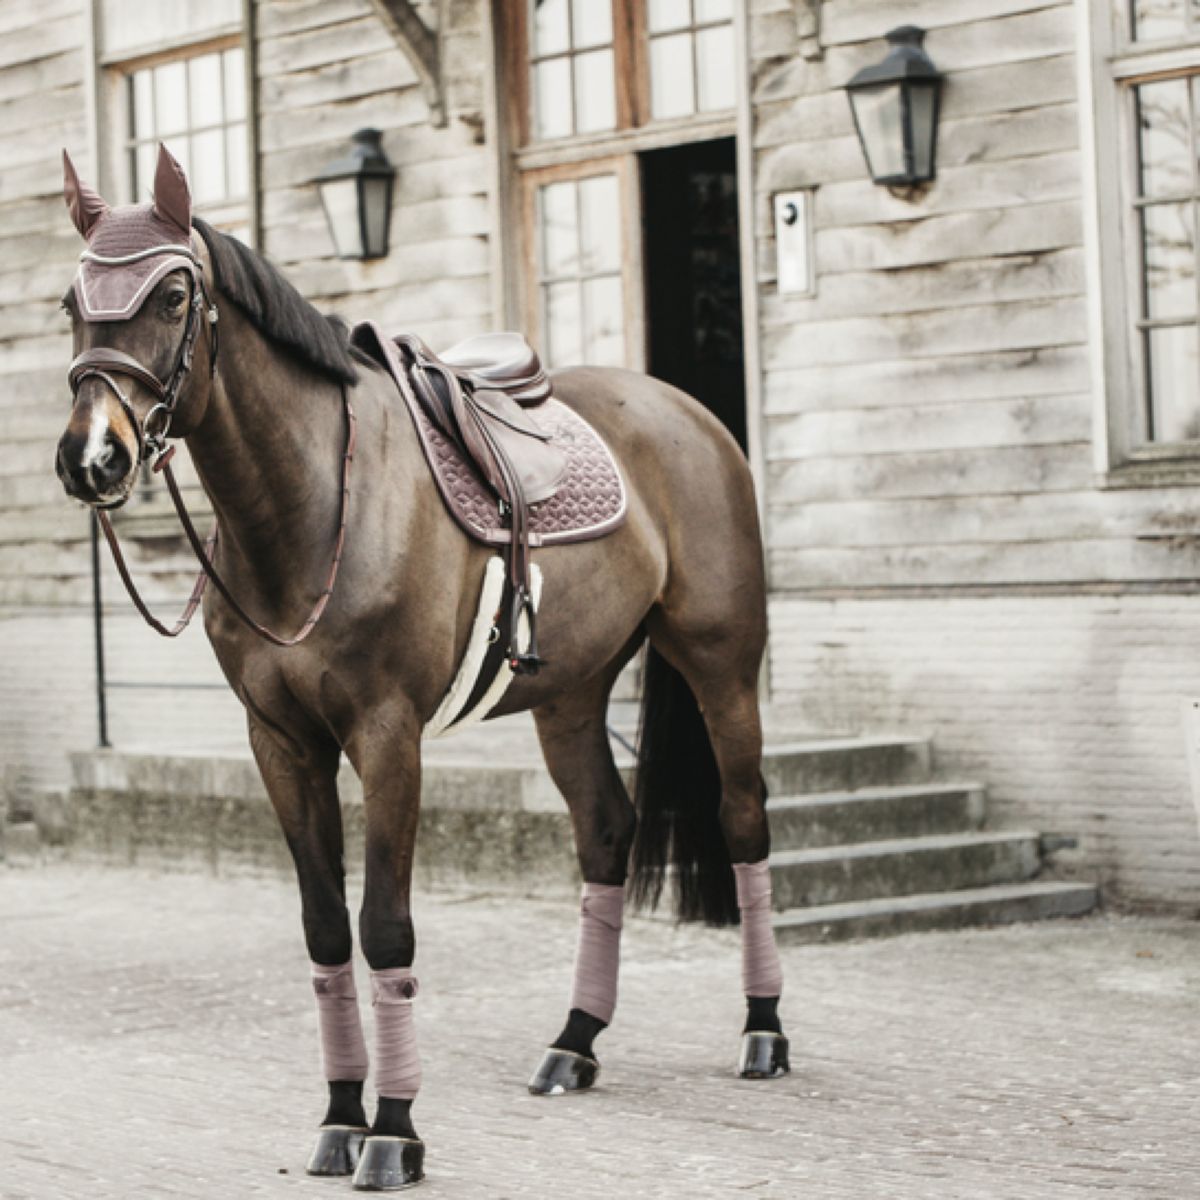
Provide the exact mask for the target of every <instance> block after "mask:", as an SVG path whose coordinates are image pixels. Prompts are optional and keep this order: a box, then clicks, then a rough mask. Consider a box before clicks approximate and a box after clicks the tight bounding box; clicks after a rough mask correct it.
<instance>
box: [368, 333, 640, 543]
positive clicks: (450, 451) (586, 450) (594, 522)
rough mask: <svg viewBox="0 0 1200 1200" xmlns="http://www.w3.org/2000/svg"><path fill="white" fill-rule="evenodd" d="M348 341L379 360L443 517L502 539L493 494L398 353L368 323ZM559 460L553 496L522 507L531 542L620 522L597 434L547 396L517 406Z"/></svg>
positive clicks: (595, 532)
mask: <svg viewBox="0 0 1200 1200" xmlns="http://www.w3.org/2000/svg"><path fill="white" fill-rule="evenodd" d="M354 343H355V345H357V346H358V347H359V348H360V349H362V350H364V351H366V352H367V353H368V354H370V355H371V357H372V358H375V359H376V360H377V361H379V362H380V363H381V364H382V365H384V366H385V367H386V368H387V369H388V371H389V373H390V374H391V376H392V378H393V379H394V380H395V383H396V386H397V388H398V389H399V392H400V395H401V396H403V397H404V402H405V406H406V407H407V408H408V411H409V415H410V416H411V417H412V420H413V424H414V426H415V427H416V430H417V435H418V438H419V440H420V442H421V448H422V450H423V451H424V452H425V458H426V461H427V462H428V463H429V469H430V471H431V472H432V473H433V478H434V480H435V481H436V483H437V486H438V490H439V492H440V493H441V496H442V500H443V501H444V502H445V505H446V508H447V509H448V510H449V511H450V514H451V516H453V517H454V519H455V521H457V522H458V524H459V525H460V526H461V527H462V529H463V530H464V531H465V532H466V533H467V534H468V535H469V536H470V537H472V538H474V539H475V540H476V541H480V542H485V543H487V544H488V545H493V546H498V545H506V544H507V543H508V542H509V541H510V540H511V539H510V532H509V527H508V521H507V517H506V516H505V515H504V514H503V513H502V511H501V508H500V505H499V504H498V502H497V497H496V494H495V493H494V492H493V491H492V490H491V488H490V487H489V486H488V485H487V484H486V483H485V482H484V479H483V476H482V475H481V474H480V472H479V471H478V470H477V469H476V468H475V467H474V466H473V464H472V463H471V462H470V461H469V460H468V459H467V458H466V457H465V456H464V455H463V453H462V452H461V451H460V449H459V448H458V446H457V445H456V444H455V443H454V442H453V441H452V440H451V439H450V438H449V437H447V436H446V435H445V434H444V433H443V432H442V431H441V430H440V429H439V428H438V427H437V426H436V425H435V424H434V422H433V421H432V420H431V419H430V417H429V416H428V415H427V414H426V412H425V410H424V409H423V408H422V406H421V404H420V402H419V401H418V400H417V397H416V394H415V393H414V391H413V388H412V386H411V385H410V383H409V380H408V378H407V370H406V367H405V364H404V361H403V359H402V358H401V356H400V352H399V350H398V348H397V347H396V345H395V343H394V342H392V341H391V339H389V338H387V337H385V336H382V335H380V334H379V331H378V330H377V329H376V328H375V327H374V326H373V325H370V324H365V325H360V326H358V327H357V328H356V329H355V330H354ZM524 412H525V415H526V416H527V417H528V418H529V419H530V420H532V421H533V422H534V423H535V424H536V425H537V426H538V427H539V428H541V429H542V430H543V432H545V433H547V434H549V435H550V439H551V444H552V445H554V446H556V447H557V448H558V449H559V450H560V451H561V452H562V454H563V455H564V457H565V458H566V463H567V465H566V470H565V471H564V472H563V475H562V479H561V481H560V483H559V484H558V487H557V490H556V491H555V493H554V495H552V496H550V497H548V498H547V499H545V500H543V501H541V502H540V503H538V504H533V505H530V508H529V513H530V536H529V544H530V545H531V546H551V545H555V544H557V543H565V542H584V541H588V540H590V539H592V538H598V537H603V536H604V535H605V534H606V533H611V532H612V531H613V530H614V529H616V528H617V527H618V526H620V525H621V524H622V523H623V522H624V520H625V511H626V495H625V485H624V483H623V481H622V479H621V472H620V469H619V468H618V467H617V463H616V460H615V459H614V458H613V456H612V453H611V452H610V450H609V449H608V447H607V446H606V445H605V443H604V441H603V440H602V439H601V437H600V435H599V434H598V433H597V432H596V431H595V430H594V429H593V428H592V427H591V425H589V424H588V423H587V421H585V420H584V419H583V418H582V417H581V416H580V415H579V414H578V413H577V412H575V411H574V410H573V409H571V408H569V407H568V406H567V405H565V404H564V403H563V402H562V401H561V400H557V399H555V398H554V397H551V398H549V399H547V400H543V401H542V402H541V403H539V404H537V405H534V406H532V407H528V408H526V409H525V410H524Z"/></svg>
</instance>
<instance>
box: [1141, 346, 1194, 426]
mask: <svg viewBox="0 0 1200 1200" xmlns="http://www.w3.org/2000/svg"><path fill="white" fill-rule="evenodd" d="M1145 338H1146V349H1147V354H1148V355H1149V360H1150V361H1149V371H1148V377H1149V381H1150V412H1151V420H1152V425H1151V432H1152V436H1153V439H1154V441H1156V442H1191V441H1197V440H1200V403H1198V390H1200V389H1198V388H1197V381H1198V380H1200V356H1198V354H1197V337H1196V327H1195V326H1194V325H1181V326H1178V327H1177V328H1173V329H1151V330H1148V331H1147V332H1146V334H1145Z"/></svg>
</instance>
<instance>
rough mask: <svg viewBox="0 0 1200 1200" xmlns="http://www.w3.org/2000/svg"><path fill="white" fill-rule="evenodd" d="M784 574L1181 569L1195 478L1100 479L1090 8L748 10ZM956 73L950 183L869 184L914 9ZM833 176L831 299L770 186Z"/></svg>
mask: <svg viewBox="0 0 1200 1200" xmlns="http://www.w3.org/2000/svg"><path fill="white" fill-rule="evenodd" d="M749 4H750V14H751V17H750V26H749V28H750V41H751V53H752V58H753V66H752V78H753V84H752V87H753V95H754V100H755V133H754V144H755V163H756V173H757V180H756V182H757V211H756V213H755V219H756V227H757V229H758V231H759V238H758V246H759V250H760V254H759V262H758V282H759V288H760V293H761V298H762V311H763V329H762V339H763V343H762V344H763V361H764V370H765V410H766V429H765V444H766V453H767V459H768V469H767V476H768V477H767V487H768V505H769V510H768V520H769V530H768V537H769V541H770V547H771V549H770V561H771V578H772V584H773V588H774V589H775V590H776V591H777V592H782V593H812V592H818V593H833V594H841V593H847V592H853V593H858V594H862V593H864V592H871V591H875V590H888V589H893V588H898V587H904V588H911V587H919V588H925V587H931V588H946V587H959V586H962V585H971V586H980V585H982V586H984V587H988V586H996V587H1006V586H1011V585H1030V584H1033V585H1042V584H1063V583H1065V584H1073V585H1088V584H1093V583H1104V584H1112V583H1121V582H1126V581H1129V582H1138V583H1143V582H1147V581H1150V582H1153V581H1164V583H1169V581H1178V580H1181V579H1186V578H1188V577H1190V576H1194V575H1195V573H1196V566H1195V546H1196V534H1197V531H1198V529H1200V503H1198V501H1197V498H1196V496H1195V495H1194V493H1193V492H1189V491H1188V490H1186V489H1162V488H1155V489H1151V490H1104V489H1102V488H1100V487H1098V486H1097V484H1098V481H1097V479H1096V478H1095V476H1094V473H1093V460H1092V434H1093V429H1092V422H1093V409H1092V399H1091V384H1090V379H1089V366H1088V358H1087V346H1086V339H1087V332H1088V330H1087V318H1086V312H1085V299H1084V296H1085V290H1086V280H1085V266H1084V254H1083V250H1082V239H1083V231H1082V217H1081V196H1082V188H1083V179H1082V174H1081V172H1082V170H1083V167H1082V164H1081V158H1080V151H1079V129H1078V119H1077V117H1078V114H1077V108H1076V90H1077V84H1076V74H1075V71H1076V60H1075V30H1076V26H1075V14H1074V5H1073V4H1071V3H1066V2H1063V0H912V2H910V3H908V4H906V5H904V6H903V11H902V13H901V12H900V7H899V6H896V5H890V4H879V3H876V2H874V0H826V2H825V3H824V4H823V5H822V17H821V27H822V39H823V42H824V47H825V50H824V57H823V59H821V60H820V61H815V62H812V61H806V60H805V59H803V58H802V57H800V56H799V55H798V54H797V53H796V50H797V45H798V43H797V31H796V20H795V13H794V6H793V3H792V0H749ZM901 18H902V19H903V22H905V23H909V22H911V23H914V24H917V25H921V26H923V27H925V28H926V29H927V30H928V37H927V41H926V47H927V49H928V51H929V53H930V54H931V56H932V57H933V59H934V61H935V62H936V63H937V64H938V66H939V67H941V68H942V69H943V70H944V71H946V72H947V75H948V78H947V81H946V88H945V92H944V104H943V114H942V121H941V127H940V145H939V172H938V178H937V181H936V183H935V184H934V185H933V186H932V187H931V188H930V189H929V190H928V191H927V192H926V193H925V194H924V195H922V196H920V197H918V198H916V199H911V200H909V199H901V198H897V197H895V196H893V195H891V194H890V193H889V192H888V191H887V190H886V189H883V188H879V187H877V186H875V185H874V184H873V183H871V181H870V179H869V178H868V177H867V173H866V167H865V163H864V161H863V157H862V154H861V152H860V149H859V145H858V140H857V138H856V136H855V133H854V128H853V122H852V119H851V116H850V110H849V104H848V101H847V98H846V95H845V92H844V90H843V89H844V84H845V82H846V80H848V79H849V78H850V77H851V76H852V75H853V74H854V73H855V71H857V70H858V69H859V68H860V67H862V66H864V65H866V64H868V63H872V62H876V61H878V60H879V59H880V58H882V57H883V54H884V52H885V43H884V42H883V40H882V36H883V34H884V33H886V31H887V30H888V29H890V28H891V27H892V26H894V25H896V24H898V23H901ZM795 187H813V188H815V203H814V209H815V257H816V271H817V273H818V286H817V294H816V296H815V297H813V298H806V299H799V298H789V297H782V296H780V295H779V294H778V292H777V289H776V287H775V245H774V238H773V232H772V217H771V207H770V206H771V197H772V195H773V194H774V193H775V192H777V191H781V190H786V189H790V188H795Z"/></svg>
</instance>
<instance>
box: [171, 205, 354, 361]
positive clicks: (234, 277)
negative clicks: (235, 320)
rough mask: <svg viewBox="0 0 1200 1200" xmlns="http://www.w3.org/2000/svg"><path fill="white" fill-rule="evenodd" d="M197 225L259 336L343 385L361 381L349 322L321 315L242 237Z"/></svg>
mask: <svg viewBox="0 0 1200 1200" xmlns="http://www.w3.org/2000/svg"><path fill="white" fill-rule="evenodd" d="M192 224H193V225H194V226H195V228H196V232H197V233H199V235H200V236H201V237H202V238H203V239H204V244H205V245H206V246H207V247H208V253H209V255H210V257H211V258H212V265H213V275H214V277H215V278H214V282H215V284H216V286H217V288H218V289H220V291H221V292H222V293H223V294H224V295H226V296H228V297H229V299H230V300H232V301H233V302H234V304H236V305H237V306H238V308H240V309H241V310H242V312H243V313H245V314H246V316H247V317H249V318H250V320H251V321H252V322H253V324H254V326H255V328H256V329H258V330H259V332H261V333H263V334H265V335H266V336H267V337H268V338H270V339H271V340H272V341H273V342H277V343H278V344H279V345H281V346H286V347H287V348H288V349H289V350H291V351H292V352H293V353H295V354H296V355H297V356H298V357H300V358H302V359H304V361H305V362H307V363H310V364H311V365H312V366H314V367H316V368H317V370H319V371H324V372H325V373H326V374H327V375H332V376H333V378H334V379H337V380H339V381H340V382H342V383H348V384H352V383H356V382H357V381H358V371H357V369H356V368H355V365H354V360H355V357H356V356H355V355H354V354H353V352H352V351H351V348H350V332H349V329H348V328H347V326H346V323H345V321H343V320H342V319H341V318H340V317H327V316H325V315H324V314H323V313H319V312H318V311H317V310H316V309H315V308H314V307H313V306H312V305H311V304H309V302H308V301H307V300H305V299H304V297H303V296H301V295H300V293H299V292H298V291H296V289H295V288H294V287H293V286H292V285H291V284H290V283H288V281H287V280H286V279H285V278H284V277H283V276H282V275H281V274H280V272H279V271H278V270H277V269H276V268H275V267H273V266H272V265H271V264H270V263H269V262H267V260H266V259H265V258H263V257H262V256H261V255H260V254H257V253H256V252H255V251H253V250H251V249H250V247H249V246H247V245H245V244H244V243H243V242H239V241H238V240H237V238H232V237H229V236H228V234H224V233H221V232H219V231H218V230H216V229H214V228H213V227H212V226H211V225H209V224H208V222H207V221H202V220H201V219H200V218H199V217H195V218H193V220H192Z"/></svg>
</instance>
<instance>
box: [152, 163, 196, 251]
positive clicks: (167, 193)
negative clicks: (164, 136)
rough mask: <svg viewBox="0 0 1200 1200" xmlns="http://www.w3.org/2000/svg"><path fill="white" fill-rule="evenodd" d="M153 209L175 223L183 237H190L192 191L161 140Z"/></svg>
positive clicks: (156, 168) (155, 171) (185, 177)
mask: <svg viewBox="0 0 1200 1200" xmlns="http://www.w3.org/2000/svg"><path fill="white" fill-rule="evenodd" d="M154 211H155V212H156V213H158V215H159V216H160V217H163V218H164V219H165V220H168V221H170V222H171V224H172V225H177V226H178V227H179V229H180V230H181V232H182V233H183V234H184V236H185V237H191V234H192V193H191V191H190V190H189V189H188V181H187V176H186V175H184V173H183V168H182V167H181V166H180V165H179V164H178V163H177V162H176V161H175V158H174V156H173V155H172V154H171V152H170V150H168V149H167V148H166V146H164V145H163V144H162V142H159V143H158V166H157V167H155V169H154Z"/></svg>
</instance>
